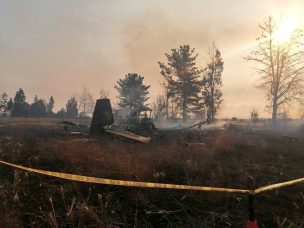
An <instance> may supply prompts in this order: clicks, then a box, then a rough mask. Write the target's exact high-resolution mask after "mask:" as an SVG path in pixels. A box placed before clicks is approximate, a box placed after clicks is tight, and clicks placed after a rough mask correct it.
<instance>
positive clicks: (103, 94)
mask: <svg viewBox="0 0 304 228" xmlns="http://www.w3.org/2000/svg"><path fill="white" fill-rule="evenodd" d="M109 95H110V92H109V91H108V90H104V89H101V90H100V91H99V98H100V99H105V98H108V97H109Z"/></svg>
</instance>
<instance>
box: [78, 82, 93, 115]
mask: <svg viewBox="0 0 304 228" xmlns="http://www.w3.org/2000/svg"><path fill="white" fill-rule="evenodd" d="M94 106H95V102H94V99H93V95H92V94H91V93H90V91H89V90H88V89H87V88H86V87H85V86H84V87H83V89H82V92H81V94H80V96H79V111H80V112H81V113H82V115H83V117H87V116H88V115H90V114H92V113H93V111H94Z"/></svg>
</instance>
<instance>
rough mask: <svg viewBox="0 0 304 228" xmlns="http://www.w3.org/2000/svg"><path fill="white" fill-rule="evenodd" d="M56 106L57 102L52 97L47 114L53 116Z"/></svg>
mask: <svg viewBox="0 0 304 228" xmlns="http://www.w3.org/2000/svg"><path fill="white" fill-rule="evenodd" d="M54 104H55V101H54V98H53V96H51V97H50V99H49V102H48V104H47V107H46V108H47V110H46V111H47V113H49V114H52V113H53V109H54Z"/></svg>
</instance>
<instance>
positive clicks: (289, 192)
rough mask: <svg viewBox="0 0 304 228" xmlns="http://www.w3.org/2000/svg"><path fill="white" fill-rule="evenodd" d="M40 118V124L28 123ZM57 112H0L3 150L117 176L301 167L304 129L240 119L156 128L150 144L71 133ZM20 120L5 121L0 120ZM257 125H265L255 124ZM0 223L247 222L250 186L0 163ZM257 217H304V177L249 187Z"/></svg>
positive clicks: (241, 174) (285, 174) (231, 175)
mask: <svg viewBox="0 0 304 228" xmlns="http://www.w3.org/2000/svg"><path fill="white" fill-rule="evenodd" d="M37 122H40V123H41V125H40V124H33V123H37ZM57 122H58V120H52V119H47V120H34V119H17V120H16V119H15V120H14V119H6V118H3V119H0V159H1V160H4V161H8V162H12V163H15V164H20V165H24V166H27V167H32V168H37V169H43V170H50V171H57V172H66V173H73V174H80V175H86V176H93V177H103V178H113V179H120V180H133V181H147V182H159V183H172V184H185V185H199V186H214V187H227V188H244V189H247V188H251V187H252V186H248V185H249V184H248V178H250V179H252V178H253V179H254V180H255V185H256V187H261V186H265V185H268V184H274V183H279V182H283V181H288V180H293V179H297V178H302V177H304V172H303V161H304V150H303V148H304V134H302V132H301V131H295V132H294V133H293V134H292V137H283V136H281V135H280V134H279V133H276V134H275V133H273V134H269V132H268V131H265V132H266V133H267V134H266V133H265V132H263V131H257V130H256V131H246V130H242V129H239V128H237V127H233V126H230V127H226V128H210V129H205V130H200V131H199V130H191V131H190V130H189V131H176V132H157V133H156V134H155V135H154V136H153V138H152V140H151V143H150V144H141V143H135V142H132V141H128V140H126V139H121V138H117V137H113V136H111V135H106V134H105V135H101V136H98V137H88V136H86V137H85V136H72V135H69V134H67V133H65V132H64V131H63V130H62V126H61V125H58V124H56V123H57ZM14 123H19V124H20V125H11V126H2V127H1V125H3V124H14ZM262 132H263V134H262ZM0 208H1V210H0V224H1V225H0V227H244V225H245V222H246V221H247V219H248V202H247V196H246V195H242V194H236V193H218V192H198V191H183V190H166V189H144V188H132V187H118V186H105V185H97V184H86V183H79V182H72V181H66V180H61V179H56V178H52V177H46V176H42V175H38V174H34V173H27V172H23V171H20V170H14V169H12V168H10V167H7V166H4V165H0ZM256 213H257V218H258V223H259V226H260V227H301V226H302V227H304V185H303V184H299V185H294V186H290V187H286V188H282V189H279V190H274V191H270V192H265V193H263V194H260V195H257V196H256Z"/></svg>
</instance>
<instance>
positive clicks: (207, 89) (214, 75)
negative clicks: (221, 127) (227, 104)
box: [202, 43, 224, 124]
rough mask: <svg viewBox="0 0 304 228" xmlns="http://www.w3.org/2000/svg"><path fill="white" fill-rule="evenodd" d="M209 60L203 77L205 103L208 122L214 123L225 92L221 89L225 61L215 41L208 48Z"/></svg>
mask: <svg viewBox="0 0 304 228" xmlns="http://www.w3.org/2000/svg"><path fill="white" fill-rule="evenodd" d="M208 54H209V61H208V64H207V67H206V70H205V75H204V78H203V83H202V85H203V91H202V98H203V105H204V108H205V111H206V117H207V123H208V124H210V123H214V122H215V117H216V115H217V114H218V111H219V108H220V105H221V103H222V102H223V93H222V91H221V87H222V86H223V83H222V74H223V70H224V62H223V60H222V56H221V53H220V51H219V49H218V48H217V47H216V45H215V43H213V44H212V46H210V47H209V50H208Z"/></svg>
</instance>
